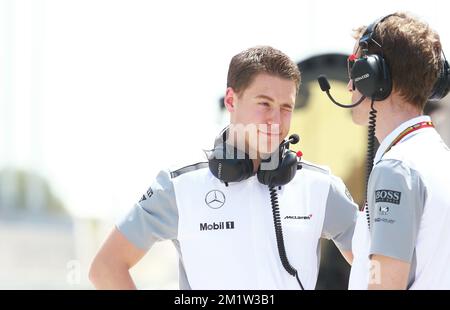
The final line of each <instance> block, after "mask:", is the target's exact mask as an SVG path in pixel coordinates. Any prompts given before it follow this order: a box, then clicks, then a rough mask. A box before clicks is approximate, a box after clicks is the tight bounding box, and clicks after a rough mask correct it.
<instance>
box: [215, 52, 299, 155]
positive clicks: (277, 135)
mask: <svg viewBox="0 0 450 310" xmlns="http://www.w3.org/2000/svg"><path fill="white" fill-rule="evenodd" d="M299 85H300V71H299V69H298V67H297V65H296V64H295V63H294V62H293V61H292V60H291V59H290V58H289V57H288V56H286V55H285V54H284V53H282V52H281V51H279V50H276V49H274V48H272V47H270V46H257V47H253V48H249V49H247V50H245V51H243V52H241V53H239V54H237V55H235V56H234V57H233V58H232V60H231V62H230V66H229V69H228V79H227V90H226V94H225V98H224V104H225V107H226V108H227V110H228V111H229V112H230V123H231V126H230V128H234V129H235V130H234V132H237V135H238V136H240V137H241V138H242V137H243V136H244V134H243V133H244V132H245V147H246V150H247V151H248V152H250V153H252V152H253V154H255V152H257V153H258V154H267V153H272V152H273V151H274V150H275V149H276V148H277V147H278V145H279V143H280V142H281V141H282V140H283V139H284V138H285V137H286V135H287V134H288V132H289V129H290V122H291V116H292V112H293V110H294V106H295V99H296V96H297V91H298V88H299ZM237 139H238V140H239V139H240V138H239V137H238V138H237Z"/></svg>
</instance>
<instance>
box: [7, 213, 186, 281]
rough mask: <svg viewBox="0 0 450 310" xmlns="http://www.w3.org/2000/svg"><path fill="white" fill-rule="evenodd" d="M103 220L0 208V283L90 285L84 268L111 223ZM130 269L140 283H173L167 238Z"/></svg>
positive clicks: (173, 266) (172, 253)
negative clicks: (0, 210)
mask: <svg viewBox="0 0 450 310" xmlns="http://www.w3.org/2000/svg"><path fill="white" fill-rule="evenodd" d="M100 226H102V225H100ZM103 226H106V228H107V229H99V228H98V227H99V224H98V223H96V225H91V223H90V222H89V221H87V220H76V221H73V220H72V219H71V218H69V217H61V216H48V215H47V216H44V215H30V214H15V215H8V216H5V215H4V214H1V213H0V289H91V288H93V287H92V285H91V284H90V283H89V281H88V279H87V272H88V268H89V262H90V261H91V260H92V257H93V256H94V255H95V252H96V249H97V248H98V247H99V245H100V243H101V242H102V240H103V239H104V238H105V236H106V233H105V232H106V231H109V229H110V224H103ZM86 227H90V229H86ZM96 227H97V228H96ZM132 275H133V278H134V279H135V282H136V284H137V286H138V287H139V288H141V289H177V288H178V283H177V282H178V271H177V257H176V252H175V249H174V248H173V246H172V244H171V243H170V242H167V243H166V242H163V243H160V244H157V245H155V246H154V247H153V248H152V250H151V251H150V252H149V254H147V255H146V256H145V257H144V259H143V260H142V261H141V262H140V263H139V264H138V266H136V267H135V268H134V269H133V270H132Z"/></svg>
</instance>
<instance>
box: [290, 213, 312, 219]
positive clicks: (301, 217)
mask: <svg viewBox="0 0 450 310" xmlns="http://www.w3.org/2000/svg"><path fill="white" fill-rule="evenodd" d="M311 218H312V214H310V215H286V216H285V217H284V219H285V220H310V219H311Z"/></svg>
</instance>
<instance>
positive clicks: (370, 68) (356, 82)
mask: <svg viewBox="0 0 450 310" xmlns="http://www.w3.org/2000/svg"><path fill="white" fill-rule="evenodd" d="M390 16H395V14H389V15H386V16H384V17H382V18H380V19H377V20H376V21H375V22H373V23H372V24H370V25H369V26H368V27H367V29H366V31H365V32H364V34H363V35H362V36H361V38H360V39H359V43H358V44H359V47H358V48H361V57H360V58H357V57H356V56H355V55H350V57H349V59H348V62H349V68H348V69H349V75H350V78H351V79H352V81H353V89H355V88H356V89H358V91H359V92H360V93H361V94H362V95H364V96H366V97H368V98H372V99H373V100H376V101H381V100H384V99H386V98H387V97H389V95H390V94H391V92H392V79H391V74H390V71H389V68H388V66H387V64H386V61H385V59H384V56H383V47H382V46H381V44H380V43H379V42H377V41H376V40H375V39H374V34H375V30H376V28H377V26H378V24H380V23H381V22H383V21H384V20H385V19H387V18H388V17H390ZM370 43H375V44H376V45H377V46H378V47H379V48H380V49H381V55H378V54H370V53H369V52H368V50H369V44H370ZM441 62H442V65H441V70H440V72H439V76H438V79H437V80H436V82H435V84H434V86H433V89H432V91H431V94H430V96H429V98H428V99H429V100H440V99H442V98H444V97H445V96H446V95H447V94H448V92H449V90H450V66H449V64H448V62H447V60H446V58H445V54H444V52H443V51H442V57H441Z"/></svg>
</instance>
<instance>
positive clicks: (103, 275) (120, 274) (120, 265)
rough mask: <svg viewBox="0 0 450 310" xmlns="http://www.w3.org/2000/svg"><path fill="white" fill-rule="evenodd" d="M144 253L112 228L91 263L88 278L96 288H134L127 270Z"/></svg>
mask: <svg viewBox="0 0 450 310" xmlns="http://www.w3.org/2000/svg"><path fill="white" fill-rule="evenodd" d="M145 253H146V251H144V250H141V249H139V248H137V247H136V246H134V245H133V244H132V243H131V242H129V241H128V240H127V239H126V238H125V237H124V236H123V235H122V233H121V232H120V231H119V230H118V229H117V228H114V230H113V231H112V232H111V234H110V235H109V237H108V239H107V240H106V241H105V243H104V244H103V246H102V247H101V249H100V251H99V252H98V253H97V255H96V256H95V258H94V261H93V262H92V264H91V267H90V270H89V279H90V280H91V282H92V284H94V286H95V288H97V289H125V290H130V289H136V286H135V284H134V282H133V280H132V279H131V276H130V273H129V270H130V268H131V267H133V266H134V265H135V264H136V263H137V262H138V261H139V260H140V259H141V258H142V257H143V256H144V255H145Z"/></svg>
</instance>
